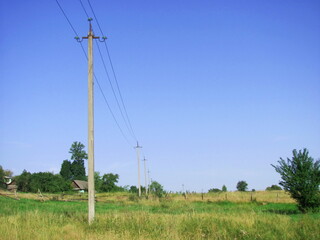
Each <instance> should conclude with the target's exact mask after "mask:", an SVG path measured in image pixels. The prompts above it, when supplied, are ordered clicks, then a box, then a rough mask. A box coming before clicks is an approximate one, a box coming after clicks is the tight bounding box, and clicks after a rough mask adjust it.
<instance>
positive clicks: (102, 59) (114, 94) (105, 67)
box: [96, 40, 136, 140]
mask: <svg viewBox="0 0 320 240" xmlns="http://www.w3.org/2000/svg"><path fill="white" fill-rule="evenodd" d="M96 42H97V40H96ZM97 47H98V51H99V55H100V58H101V61H102V64H103V67H104V70H105V72H106V74H107V78H108V81H109V84H110V87H111V90H112V93H113V96H114V98H115V99H116V103H117V106H118V108H119V110H120V113H121V116H122V118H123V120H124V123H125V125H126V127H127V128H128V130H129V133H130V134H131V136H132V137H133V138H134V140H136V137H135V136H134V135H133V134H132V132H131V131H130V128H129V126H128V123H127V121H126V119H125V117H124V115H123V111H122V108H121V106H120V103H119V100H118V97H117V95H116V93H115V91H114V88H113V85H112V82H111V79H110V76H109V73H108V69H107V66H106V63H105V61H104V58H103V56H102V53H101V50H100V46H99V45H98V44H97Z"/></svg>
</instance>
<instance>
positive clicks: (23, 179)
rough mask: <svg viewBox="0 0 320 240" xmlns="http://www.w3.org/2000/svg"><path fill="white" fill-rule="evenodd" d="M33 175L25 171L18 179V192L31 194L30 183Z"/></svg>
mask: <svg viewBox="0 0 320 240" xmlns="http://www.w3.org/2000/svg"><path fill="white" fill-rule="evenodd" d="M31 175H32V174H31V173H30V172H28V171H27V170H23V172H22V173H21V174H20V175H19V176H17V177H16V184H17V187H18V191H21V192H30V191H31V189H30V181H31Z"/></svg>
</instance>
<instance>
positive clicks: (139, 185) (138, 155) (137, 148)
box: [135, 142, 142, 197]
mask: <svg viewBox="0 0 320 240" xmlns="http://www.w3.org/2000/svg"><path fill="white" fill-rule="evenodd" d="M140 148H142V147H141V146H139V143H138V142H137V146H136V147H135V149H136V150H137V159H138V189H139V197H141V184H140V150H139V149H140Z"/></svg>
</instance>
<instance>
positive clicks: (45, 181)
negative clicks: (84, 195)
mask: <svg viewBox="0 0 320 240" xmlns="http://www.w3.org/2000/svg"><path fill="white" fill-rule="evenodd" d="M38 189H40V191H41V192H50V193H55V192H63V191H68V190H71V186H70V184H69V182H67V181H65V180H64V179H63V178H62V176H61V175H60V174H53V173H50V172H38V173H33V174H32V175H31V178H30V191H31V192H37V191H38Z"/></svg>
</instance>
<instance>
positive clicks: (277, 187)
mask: <svg viewBox="0 0 320 240" xmlns="http://www.w3.org/2000/svg"><path fill="white" fill-rule="evenodd" d="M275 190H282V188H281V187H280V186H278V185H271V187H267V188H266V191H275Z"/></svg>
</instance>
